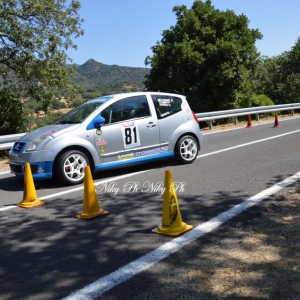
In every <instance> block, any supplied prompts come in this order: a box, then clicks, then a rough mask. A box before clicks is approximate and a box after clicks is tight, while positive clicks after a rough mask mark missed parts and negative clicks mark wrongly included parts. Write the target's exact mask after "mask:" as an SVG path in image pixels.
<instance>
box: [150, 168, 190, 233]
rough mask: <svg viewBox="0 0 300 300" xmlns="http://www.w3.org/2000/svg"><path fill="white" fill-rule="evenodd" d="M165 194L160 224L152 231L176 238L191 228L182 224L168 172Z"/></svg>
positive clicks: (168, 172) (171, 179) (168, 171)
mask: <svg viewBox="0 0 300 300" xmlns="http://www.w3.org/2000/svg"><path fill="white" fill-rule="evenodd" d="M164 187H165V192H164V199H163V212H162V223H161V225H160V226H158V227H157V228H155V229H153V230H152V231H153V232H155V233H159V234H165V235H171V236H177V235H180V234H182V233H184V232H186V231H188V230H191V229H192V228H193V226H192V225H187V224H186V223H184V222H182V219H181V214H180V209H179V205H178V200H177V195H176V191H175V188H174V182H173V178H172V174H171V171H170V170H166V172H165V185H164Z"/></svg>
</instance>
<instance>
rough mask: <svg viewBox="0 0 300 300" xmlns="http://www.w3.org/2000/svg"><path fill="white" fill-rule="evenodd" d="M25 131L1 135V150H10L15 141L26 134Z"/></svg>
mask: <svg viewBox="0 0 300 300" xmlns="http://www.w3.org/2000/svg"><path fill="white" fill-rule="evenodd" d="M25 134H26V132H25V133H17V134H8V135H2V136H0V150H8V149H10V148H11V147H12V145H13V144H14V142H15V141H17V140H18V139H19V138H20V137H22V136H24V135H25Z"/></svg>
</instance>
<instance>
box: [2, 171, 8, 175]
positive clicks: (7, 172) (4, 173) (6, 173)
mask: <svg viewBox="0 0 300 300" xmlns="http://www.w3.org/2000/svg"><path fill="white" fill-rule="evenodd" d="M8 173H10V171H7V172H1V173H0V175H4V174H8Z"/></svg>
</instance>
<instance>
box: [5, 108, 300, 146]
mask: <svg viewBox="0 0 300 300" xmlns="http://www.w3.org/2000/svg"><path fill="white" fill-rule="evenodd" d="M295 109H300V103H293V104H282V105H272V106H259V107H251V108H240V109H231V110H221V111H213V112H206V113H196V116H197V118H198V120H199V122H201V121H209V128H210V129H212V120H217V119H226V118H235V123H237V119H236V118H237V117H240V116H245V115H254V114H255V115H256V116H257V120H258V118H259V114H263V113H267V112H272V111H282V110H290V111H291V113H292V115H294V110H295ZM25 134H26V133H18V134H10V135H3V136H0V150H8V149H10V148H11V147H12V145H13V144H14V142H15V141H17V140H18V139H19V138H20V137H22V136H24V135H25Z"/></svg>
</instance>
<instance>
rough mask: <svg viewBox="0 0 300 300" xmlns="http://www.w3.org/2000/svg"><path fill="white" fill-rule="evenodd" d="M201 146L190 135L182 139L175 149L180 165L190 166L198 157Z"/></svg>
mask: <svg viewBox="0 0 300 300" xmlns="http://www.w3.org/2000/svg"><path fill="white" fill-rule="evenodd" d="M198 152H199V146H198V143H197V141H196V139H195V138H194V137H192V136H190V135H185V136H183V137H181V138H180V139H179V140H178V142H177V144H176V147H175V157H176V159H177V161H178V162H179V163H183V164H190V163H192V162H193V161H194V160H195V159H196V158H197V155H198Z"/></svg>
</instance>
